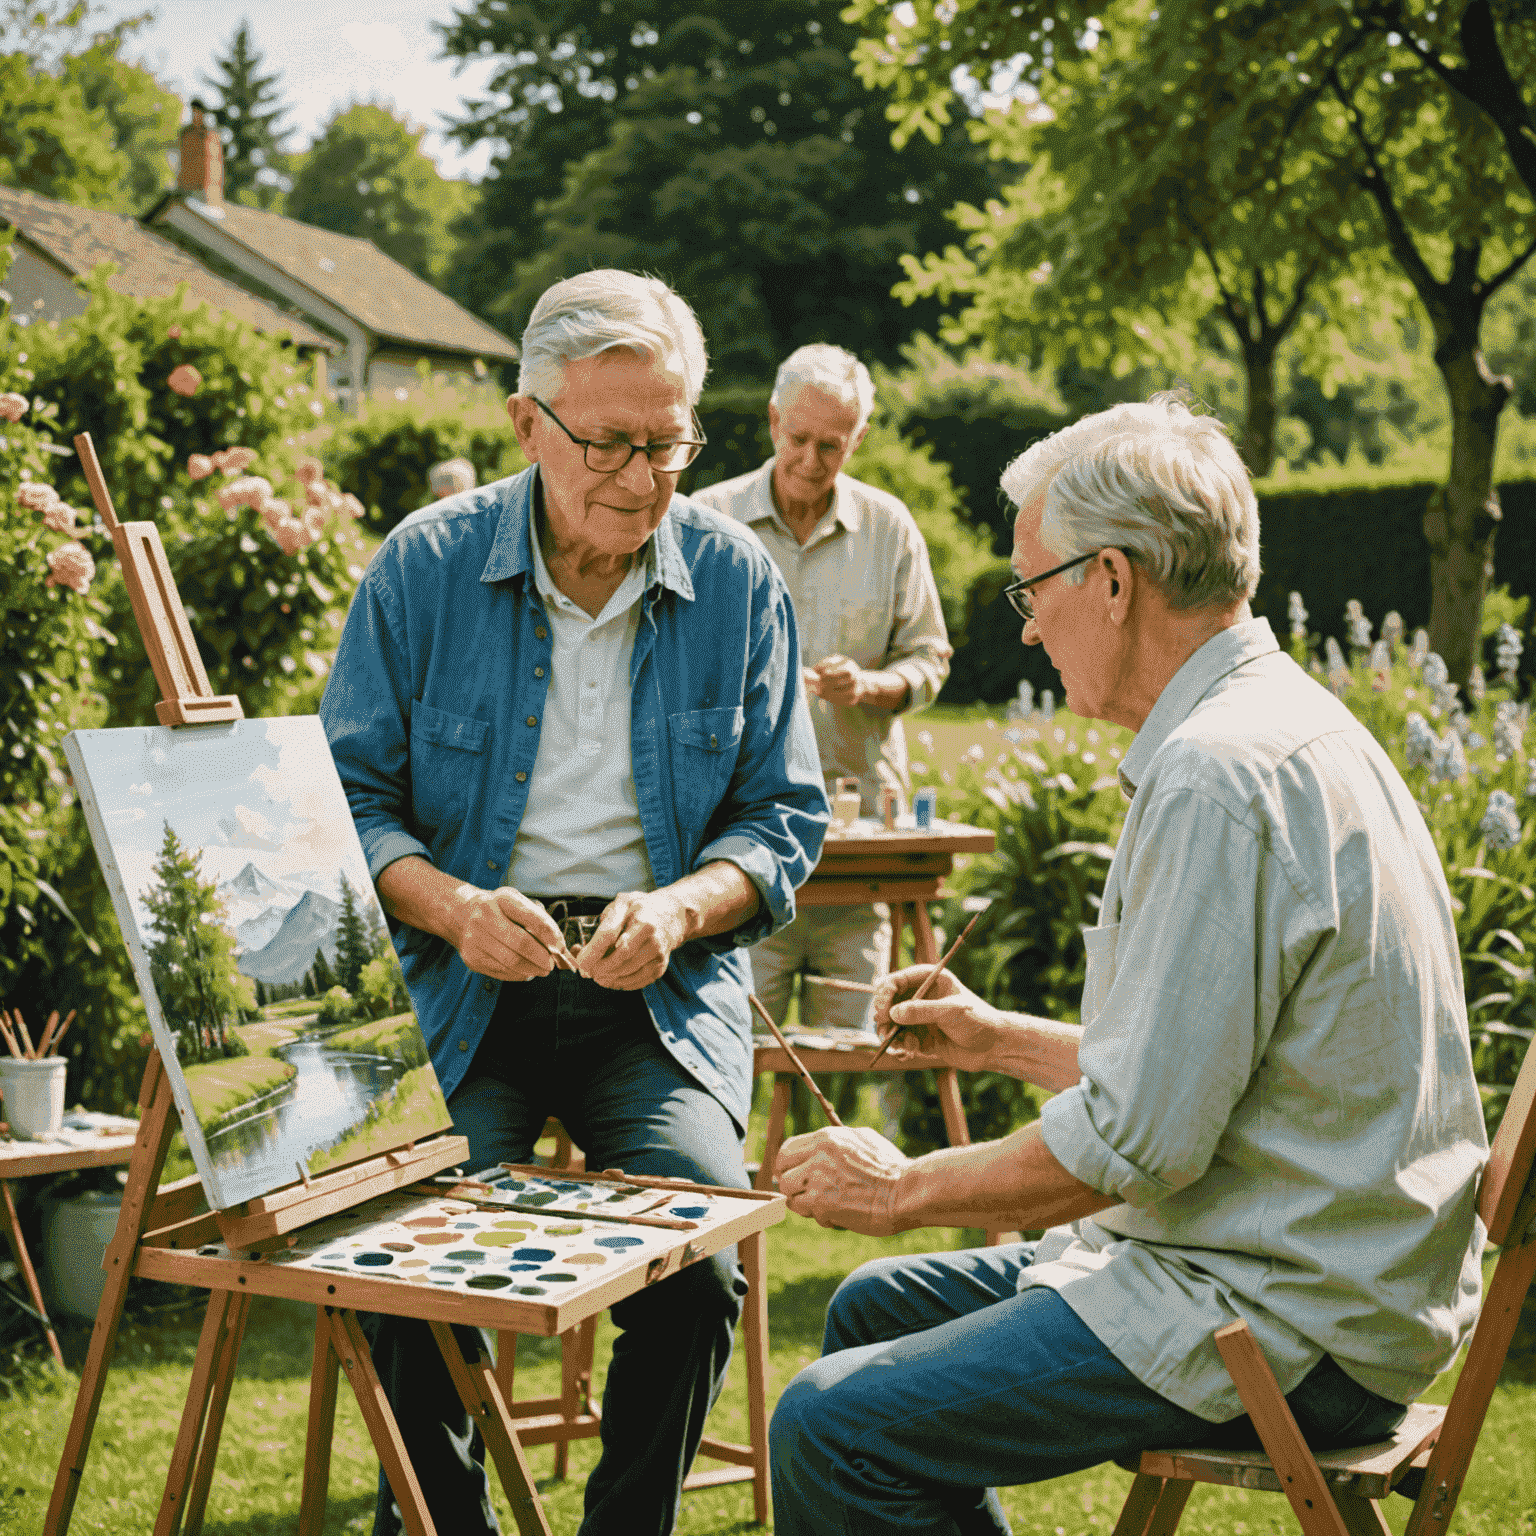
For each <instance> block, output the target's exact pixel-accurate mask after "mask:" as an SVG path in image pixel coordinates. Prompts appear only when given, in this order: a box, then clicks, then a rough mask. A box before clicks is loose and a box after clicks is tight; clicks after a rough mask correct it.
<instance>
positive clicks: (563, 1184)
mask: <svg viewBox="0 0 1536 1536" xmlns="http://www.w3.org/2000/svg"><path fill="white" fill-rule="evenodd" d="M547 1183H548V1185H549V1187H550V1188H551V1189H560V1190H566V1189H580V1188H581V1185H580V1184H577V1183H575V1182H574V1181H573V1180H571V1179H549V1180H547Z"/></svg>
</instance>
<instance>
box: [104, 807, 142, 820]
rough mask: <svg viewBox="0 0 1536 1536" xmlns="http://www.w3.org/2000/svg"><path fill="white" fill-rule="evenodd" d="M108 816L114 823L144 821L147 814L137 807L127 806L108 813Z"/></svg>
mask: <svg viewBox="0 0 1536 1536" xmlns="http://www.w3.org/2000/svg"><path fill="white" fill-rule="evenodd" d="M107 814H108V815H109V816H111V817H112V818H113V820H114V821H143V820H144V817H145V815H146V814H147V812H145V811H144V810H143V809H142V808H141V807H140V806H137V805H125V806H123V807H122V808H121V809H119V810H116V811H108V812H107Z"/></svg>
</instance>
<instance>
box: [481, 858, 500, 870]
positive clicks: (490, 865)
mask: <svg viewBox="0 0 1536 1536" xmlns="http://www.w3.org/2000/svg"><path fill="white" fill-rule="evenodd" d="M485 867H486V868H487V869H500V868H501V865H500V864H498V863H497V862H496V860H495V859H487V860H486V861H485Z"/></svg>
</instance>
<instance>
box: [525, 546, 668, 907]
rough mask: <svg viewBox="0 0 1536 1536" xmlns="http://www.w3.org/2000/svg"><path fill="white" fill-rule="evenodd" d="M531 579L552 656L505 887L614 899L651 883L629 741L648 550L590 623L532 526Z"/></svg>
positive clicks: (649, 568)
mask: <svg viewBox="0 0 1536 1536" xmlns="http://www.w3.org/2000/svg"><path fill="white" fill-rule="evenodd" d="M532 543H533V580H534V587H535V589H536V590H537V592H538V594H539V597H540V599H541V600H542V602H543V604H544V612H545V614H546V616H547V617H548V619H549V634H550V641H551V645H552V647H553V652H552V656H551V660H550V674H549V694H548V697H547V698H546V699H545V701H544V719H543V722H542V724H541V727H540V731H539V751H538V755H537V756H536V757H535V759H534V763H533V772H532V774H531V775H530V776H529V780H528V804H527V808H526V809H525V810H524V812H523V819H522V823H521V825H520V826H519V827H518V831H517V841H516V842H515V843H514V844H513V847H512V858H511V861H510V862H509V863H508V865H507V874H506V879H505V880H504V881H503V884H505V885H510V886H514V887H515V888H516V889H517V890H519V891H522V892H524V893H525V894H527V895H533V896H616V895H618V893H619V892H620V891H649V890H651V889H652V888H653V886H654V884H655V882H654V880H653V878H652V876H651V861H650V858H649V856H648V855H647V853H646V848H645V833H644V831H643V830H642V829H641V826H640V806H639V802H638V801H637V800H636V798H635V780H634V775H633V772H632V771H631V756H630V739H629V703H630V679H629V671H630V662H631V660H632V658H633V656H634V650H635V636H636V635H637V634H638V633H639V630H640V610H641V598H643V597H644V595H645V591H646V588H647V587H648V586H649V585H650V582H651V571H652V564H653V561H652V552H651V545H650V544H647V545H646V546H645V548H644V549H643V550H642V551H640V553H639V554H637V555H636V557H635V559H634V561H633V563H632V564H631V565H630V568H629V570H628V571H627V572H626V573H625V576H624V580H623V581H622V582H620V583H619V589H618V591H616V592H615V593H614V594H613V596H612V597H610V598H609V599H608V601H607V602H606V603H605V604H604V605H603V611H602V612H601V613H599V614H598V615H597V617H596V618H593V617H592V616H591V615H590V614H589V613H588V612H587V611H586V609H584V608H583V607H582V606H581V605H580V604H579V603H576V602H573V601H572V600H571V599H570V598H568V597H567V596H566V595H565V593H563V592H562V591H561V590H560V589H559V587H557V586H556V585H555V581H554V578H553V577H552V576H551V575H550V573H549V567H548V566H547V565H546V564H545V562H544V552H543V550H541V549H540V548H539V538H538V531H537V528H535V529H534V530H533V538H532Z"/></svg>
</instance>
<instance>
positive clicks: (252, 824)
mask: <svg viewBox="0 0 1536 1536" xmlns="http://www.w3.org/2000/svg"><path fill="white" fill-rule="evenodd" d="M76 740H77V742H78V745H79V747H80V749H81V751H82V752H83V754H84V758H85V778H86V781H87V783H88V784H89V786H90V790H91V793H92V794H93V795H94V797H95V800H96V805H97V808H98V810H99V811H100V813H101V820H102V824H103V826H104V827H105V828H106V832H107V837H108V840H109V841H110V843H111V859H112V862H113V863H114V864H115V865H116V867H117V872H118V874H119V875H120V877H121V878H122V881H123V885H124V887H125V888H126V890H127V893H128V896H129V899H130V900H131V901H132V903H133V907H134V915H135V918H136V920H137V923H138V926H139V932H140V934H141V936H143V937H145V938H151V937H152V935H149V934H147V933H146V926H147V914H146V913H145V911H144V907H143V904H142V896H143V893H144V892H145V891H146V890H147V889H148V888H149V887H150V885H152V884H153V882H154V874H153V868H154V863H155V860H156V859H157V857H158V856H159V853H160V845H161V842H162V841H163V840H164V836H165V825H166V823H167V822H169V823H170V826H171V829H172V830H173V831H174V832H175V833H176V836H177V837H178V838H179V839H180V840H181V842H182V844H183V845H184V846H187V847H189V848H192V849H195V850H198V851H199V852H201V854H202V863H201V873H202V876H203V878H204V879H205V880H215V881H219V882H223V881H225V880H228V879H230V878H232V877H233V876H234V875H237V874H239V873H240V871H241V870H242V869H244V867H245V866H246V864H247V863H248V862H249V863H253V864H255V866H256V867H257V868H258V869H259V870H261V872H262V873H263V874H265V875H266V876H268V878H270V879H272V880H274V881H278V882H283V883H285V884H286V885H287V886H288V887H289V891H290V893H289V894H288V895H287V896H286V897H285V899H284V900H283V901H282V902H281V903H280V904H281V905H285V906H291V905H292V904H293V902H294V901H295V900H297V899H298V897H299V895H300V894H301V893H302V891H303V890H304V889H306V888H308V889H313V890H317V891H319V893H320V894H321V895H323V896H328V897H330V898H331V899H332V900H339V899H340V890H339V886H338V884H337V880H336V876H337V873H338V872H345V874H346V876H347V879H348V880H349V881H350V882H351V884H352V887H353V889H354V890H355V891H357V892H358V894H359V895H360V896H362V897H364V898H365V899H369V900H371V899H372V895H373V886H372V882H371V880H370V879H369V876H368V867H367V864H366V863H365V862H364V859H363V851H362V848H361V846H360V845H359V843H358V840H357V832H356V830H355V829H354V827H353V824H352V818H351V816H350V814H349V813H348V810H347V802H346V796H345V794H344V793H343V791H342V787H341V780H340V779H339V778H338V777H337V775H336V768H335V765H334V764H333V763H332V761H331V755H330V751H329V749H328V748H327V746H326V743H325V736H324V733H323V731H322V729H321V726H320V721H319V719H318V718H317V717H315V716H313V715H300V716H286V717H282V718H279V719H273V720H247V721H244V722H243V723H241V724H240V725H238V726H230V727H225V728H220V727H216V726H205V727H203V728H202V729H200V730H195V731H171V730H166V729H164V728H163V727H149V728H143V727H132V728H127V729H121V730H106V731H81V732H78V733H76ZM97 852H98V853H99V854H101V855H102V862H103V864H105V863H106V862H107V858H106V851H105V850H102V849H98V850H97ZM252 915H254V914H253V913H252V912H246V911H243V910H241V911H238V912H231V913H230V914H229V916H230V919H231V922H240V921H243V920H244V919H245V918H247V917H250V916H252Z"/></svg>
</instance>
